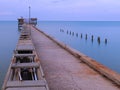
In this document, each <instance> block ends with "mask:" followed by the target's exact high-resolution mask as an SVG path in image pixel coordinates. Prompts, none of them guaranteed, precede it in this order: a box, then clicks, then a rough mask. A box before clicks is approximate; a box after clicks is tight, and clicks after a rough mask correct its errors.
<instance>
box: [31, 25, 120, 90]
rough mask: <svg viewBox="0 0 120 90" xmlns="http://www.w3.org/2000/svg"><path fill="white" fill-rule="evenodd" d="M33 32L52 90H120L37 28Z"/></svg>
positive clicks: (34, 41)
mask: <svg viewBox="0 0 120 90" xmlns="http://www.w3.org/2000/svg"><path fill="white" fill-rule="evenodd" d="M31 30H32V31H31V36H32V39H33V43H34V46H35V48H36V51H37V54H38V56H39V58H40V61H41V65H42V68H43V72H44V74H45V78H46V80H47V82H48V86H49V88H50V90H120V89H119V88H118V87H117V86H116V85H114V84H112V82H111V81H109V80H108V79H106V78H104V77H103V76H101V75H100V74H99V73H98V72H96V71H94V70H93V69H91V68H90V67H89V66H87V65H86V64H85V63H83V62H82V61H81V60H80V59H78V58H76V57H74V56H73V55H71V54H70V53H69V52H67V51H66V50H64V49H63V48H61V47H60V46H59V45H57V44H56V43H55V42H53V41H52V40H51V39H49V38H48V37H46V36H45V35H44V34H43V33H41V32H39V31H38V30H37V29H36V28H33V27H31Z"/></svg>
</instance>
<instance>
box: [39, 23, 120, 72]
mask: <svg viewBox="0 0 120 90" xmlns="http://www.w3.org/2000/svg"><path fill="white" fill-rule="evenodd" d="M38 27H39V28H40V29H41V30H43V31H45V32H46V33H48V34H49V35H51V36H53V37H55V38H57V39H58V40H59V41H62V42H64V43H65V44H67V45H69V46H71V47H73V48H75V49H77V50H79V51H80V52H82V53H84V54H86V55H87V56H89V57H92V58H93V59H95V60H96V61H98V62H100V63H102V64H103V65H105V66H107V67H109V68H111V69H112V70H114V71H116V72H118V73H120V68H119V66H120V41H119V39H120V22H114V21H112V22H109V21H106V22H104V21H100V22H99V21H72V22H70V21H60V22H58V21H53V22H51V21H48V22H47V21H44V22H39V24H38ZM70 32H71V33H70ZM73 32H74V35H73V34H72V33H73ZM76 34H78V36H77V35H76ZM81 34H82V38H81ZM86 34H87V40H86V39H85V35H86ZM92 35H93V36H94V40H93V42H92V40H91V36H92ZM98 37H100V43H98V41H97V38H98ZM105 38H107V44H105Z"/></svg>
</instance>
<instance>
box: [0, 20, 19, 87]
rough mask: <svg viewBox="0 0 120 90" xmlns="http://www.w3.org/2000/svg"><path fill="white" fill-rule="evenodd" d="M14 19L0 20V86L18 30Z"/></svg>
mask: <svg viewBox="0 0 120 90" xmlns="http://www.w3.org/2000/svg"><path fill="white" fill-rule="evenodd" d="M17 27H18V26H17V22H15V21H0V88H1V86H2V84H3V81H4V77H5V75H6V73H7V70H8V67H9V65H10V62H11V59H12V55H13V50H14V49H15V47H16V43H17V41H18V37H19V32H18V29H17Z"/></svg>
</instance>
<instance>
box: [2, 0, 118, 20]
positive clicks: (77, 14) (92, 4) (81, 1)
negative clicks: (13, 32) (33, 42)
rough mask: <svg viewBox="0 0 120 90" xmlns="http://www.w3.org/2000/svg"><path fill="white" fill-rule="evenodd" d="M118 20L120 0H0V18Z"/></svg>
mask: <svg viewBox="0 0 120 90" xmlns="http://www.w3.org/2000/svg"><path fill="white" fill-rule="evenodd" d="M29 6H30V7H31V17H37V18H38V20H40V21H43V20H44V21H120V0H0V20H17V18H19V17H21V16H22V17H25V18H28V16H29V14H28V12H29V8H28V7H29Z"/></svg>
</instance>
